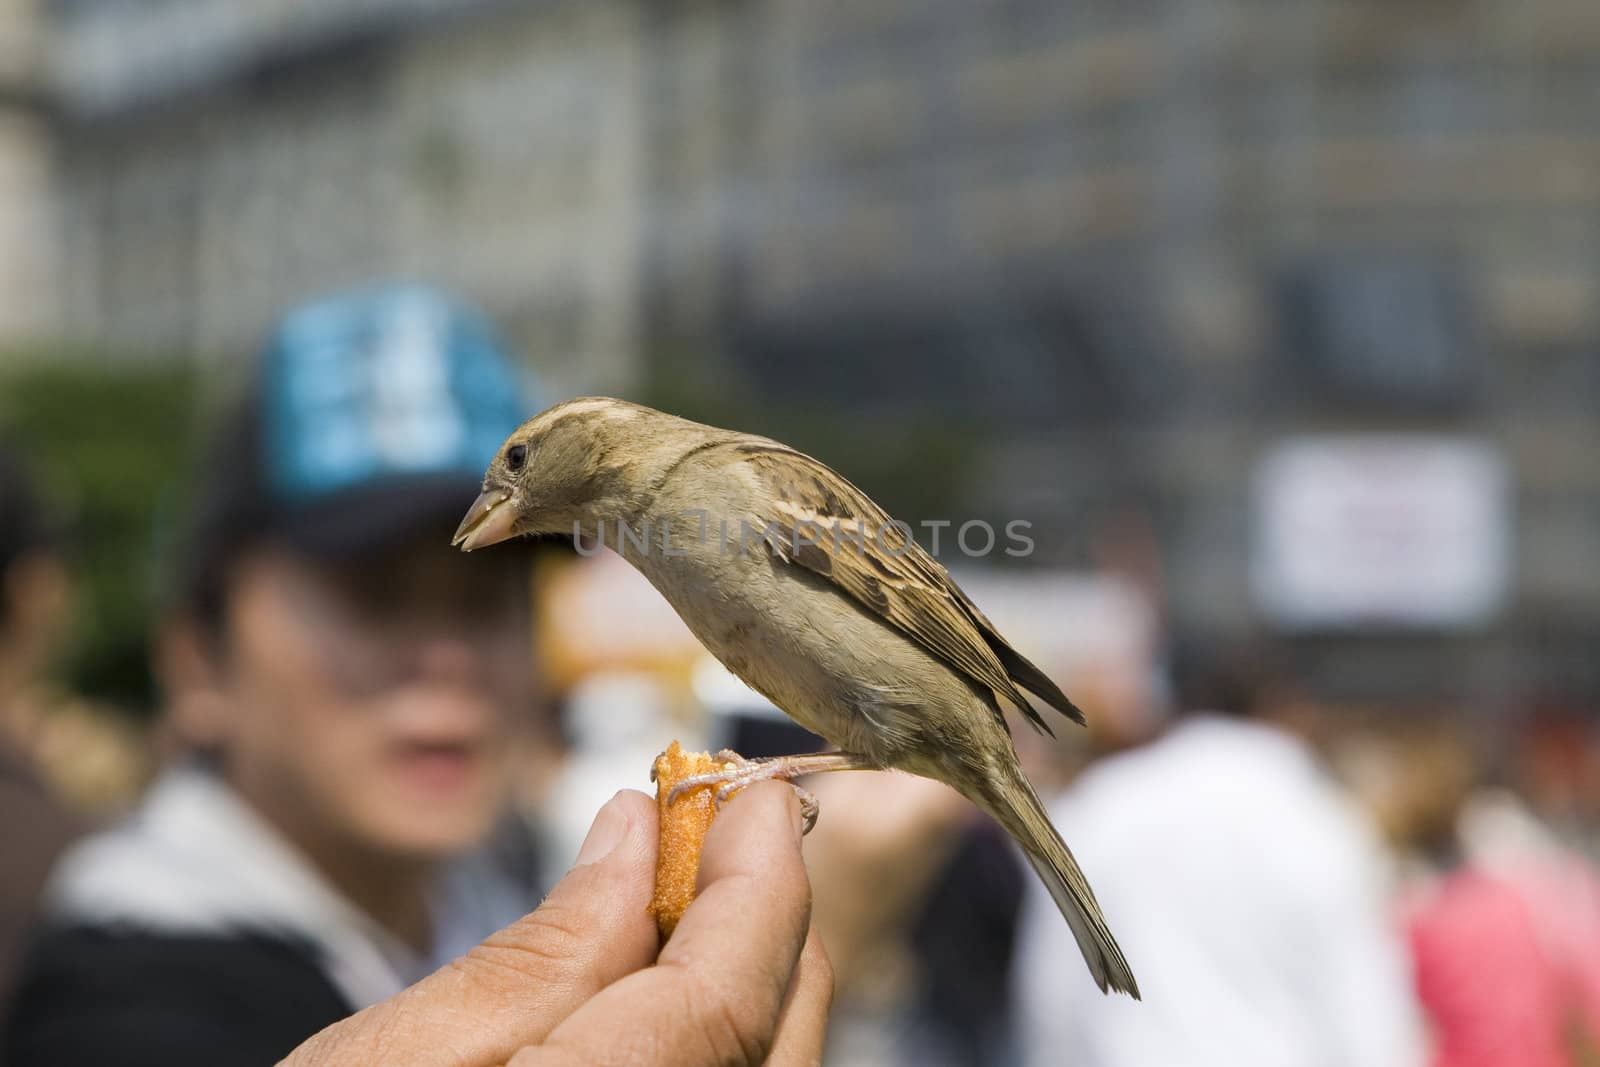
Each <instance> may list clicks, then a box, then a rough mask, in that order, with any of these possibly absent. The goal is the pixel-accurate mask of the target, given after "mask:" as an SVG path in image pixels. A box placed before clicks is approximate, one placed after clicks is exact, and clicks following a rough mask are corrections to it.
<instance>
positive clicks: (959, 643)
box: [734, 438, 1083, 733]
mask: <svg viewBox="0 0 1600 1067" xmlns="http://www.w3.org/2000/svg"><path fill="white" fill-rule="evenodd" d="M734 447H735V448H736V449H737V451H738V452H739V453H740V454H741V461H742V462H743V463H744V464H746V465H747V466H748V468H749V469H750V470H751V471H752V472H753V473H754V475H755V477H756V478H757V479H758V480H759V481H760V483H761V485H762V489H763V492H761V493H760V494H758V498H759V499H760V500H762V501H764V502H766V503H764V504H763V507H764V508H766V509H767V510H768V511H769V513H768V514H763V515H757V516H754V517H753V518H754V521H755V524H756V526H757V527H758V528H760V529H762V530H764V531H766V534H767V541H768V543H769V544H771V545H772V547H773V548H774V550H775V551H777V552H778V554H779V555H780V556H781V557H782V558H783V559H785V560H787V561H789V562H790V563H794V564H796V565H798V566H801V567H804V568H806V569H807V570H809V571H811V572H813V573H815V574H817V575H819V576H821V577H823V578H826V579H828V580H829V581H831V582H833V583H834V584H835V585H837V586H838V587H839V588H840V589H842V590H844V591H845V592H847V593H849V594H850V595H851V596H852V597H854V598H855V599H856V600H857V601H859V602H860V603H861V604H862V605H864V606H866V607H868V608H870V609H871V610H872V611H874V612H876V613H877V614H878V615H880V616H882V617H883V618H884V619H885V620H887V621H888V622H890V623H891V624H893V625H894V626H895V627H896V628H897V629H899V630H900V631H902V632H903V633H905V634H906V635H907V636H908V637H910V638H912V639H913V640H915V641H916V642H917V643H918V644H920V645H922V646H923V647H924V648H926V649H927V650H928V651H929V652H932V653H933V654H934V655H936V656H938V657H939V658H940V659H942V660H943V661H944V662H945V663H947V664H949V665H950V666H951V667H952V668H954V669H956V670H958V671H960V672H961V673H962V674H964V675H966V676H967V677H968V678H970V679H971V680H972V681H974V682H976V683H978V684H979V685H982V686H985V687H987V688H989V689H992V690H994V691H995V692H996V693H998V694H999V695H1001V696H1003V697H1004V698H1005V699H1007V700H1009V701H1011V702H1012V703H1013V704H1015V705H1016V706H1017V707H1018V708H1020V709H1021V710H1022V712H1023V714H1024V715H1026V716H1027V717H1028V719H1029V721H1030V722H1032V723H1033V724H1034V726H1035V727H1037V728H1038V729H1040V730H1043V731H1045V732H1046V733H1052V732H1053V731H1051V729H1050V726H1049V724H1048V723H1046V722H1045V720H1044V719H1043V718H1042V717H1041V716H1040V715H1039V713H1038V712H1037V711H1035V710H1034V708H1033V705H1031V704H1030V703H1029V702H1028V699H1027V697H1025V696H1023V695H1022V693H1021V692H1020V691H1019V690H1018V688H1017V687H1018V685H1021V686H1022V687H1023V688H1025V689H1028V690H1030V691H1032V692H1033V693H1035V694H1037V695H1038V696H1039V697H1040V698H1041V699H1043V700H1044V701H1046V702H1047V703H1049V704H1050V705H1051V706H1052V707H1054V708H1056V709H1057V710H1059V711H1061V712H1062V713H1063V714H1065V715H1067V716H1069V717H1070V718H1072V719H1073V720H1074V721H1076V722H1079V723H1082V722H1083V714H1082V713H1081V712H1080V711H1078V709H1077V708H1076V707H1074V706H1073V704H1072V702H1071V701H1070V700H1068V699H1067V698H1066V695H1065V694H1063V693H1062V692H1061V690H1060V689H1059V688H1058V687H1057V686H1056V685H1055V683H1054V682H1052V681H1050V679H1049V678H1047V677H1046V676H1045V674H1044V672H1043V671H1041V670H1040V669H1039V668H1038V667H1036V666H1034V665H1033V664H1032V663H1030V662H1028V660H1027V659H1026V658H1024V657H1023V655H1022V654H1021V653H1020V652H1018V651H1017V650H1016V649H1014V648H1012V647H1011V646H1010V644H1008V643H1007V642H1006V640H1005V638H1003V637H1001V636H1000V634H999V632H998V631H996V630H995V628H994V625H993V624H992V623H991V622H990V621H989V620H988V619H987V618H985V617H984V614H983V612H981V611H979V610H978V609H977V607H976V606H975V605H974V604H973V603H972V601H971V600H970V599H969V598H968V597H967V595H966V594H965V593H963V592H962V591H961V588H960V587H959V586H957V585H956V583H955V582H954V581H953V580H952V579H951V577H950V573H949V572H948V571H946V570H945V569H944V567H943V566H942V565H940V563H939V562H938V561H937V560H935V559H934V558H933V557H932V556H930V555H929V554H928V553H927V551H926V550H924V549H923V548H922V546H921V545H919V544H917V542H916V541H915V540H914V539H913V538H912V537H911V532H910V527H909V526H906V525H905V524H903V523H902V524H895V523H893V522H892V520H891V519H890V518H889V515H888V514H887V513H886V512H885V511H884V510H883V509H882V508H881V507H879V506H878V505H877V504H875V503H873V501H872V498H870V497H869V496H867V494H865V493H863V492H862V491H861V490H859V489H857V488H856V487H855V486H854V485H851V484H850V482H848V481H847V480H845V479H844V478H843V477H841V476H840V475H839V474H838V473H837V472H835V471H834V470H832V469H831V468H829V467H828V466H826V465H825V464H823V463H821V462H819V461H817V460H815V459H812V458H811V457H810V456H807V455H805V454H804V453H801V452H796V451H795V450H794V449H792V448H789V447H788V446H786V445H780V444H778V443H776V442H771V441H766V440H765V439H761V438H746V439H744V440H743V441H741V442H738V443H736V444H735V446H734ZM1002 721H1003V720H1002Z"/></svg>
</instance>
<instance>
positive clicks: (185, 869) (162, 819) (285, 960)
mask: <svg viewBox="0 0 1600 1067" xmlns="http://www.w3.org/2000/svg"><path fill="white" fill-rule="evenodd" d="M519 395H520V394H519V389H518V383H517V381H516V377H515V375H514V373H513V371H512V370H511V369H510V367H509V366H508V365H507V364H506V362H505V360H504V359H503V357H502V356H501V355H500V354H499V352H498V351H497V350H496V348H495V347H494V345H493V344H492V342H491V341H490V339H489V336H488V334H487V332H486V331H485V329H484V327H482V326H481V325H480V324H479V323H478V322H477V321H476V320H475V319H474V318H472V317H471V316H470V315H468V314H466V313H465V312H463V311H461V310H460V309H458V308H456V307H454V306H452V305H451V304H449V303H448V302H446V301H445V300H444V299H443V298H441V297H439V296H437V295H435V294H433V293H430V292H428V291H426V290H418V289H399V290H386V291H379V292H373V293H367V294H362V295H358V296H354V297H350V298H347V299H341V300H336V301H331V302H328V303H325V304H320V305H316V306H312V307H308V308H305V309H302V310H300V311H297V312H296V313H294V314H293V315H291V316H289V317H288V318H287V319H286V320H285V321H284V323H283V324H282V325H281V327H280V328H279V330H278V332H277V334H276V336H275V338H274V341H273V343H272V345H271V346H270V347H269V349H268V352H267V354H266V357H265V359H264V360H263V361H262V365H261V366H260V367H259V369H258V374H257V375H256V377H255V378H254V380H253V381H252V383H251V384H250V386H249V388H248V389H247V392H246V395H245V397H244V402H243V403H242V404H241V405H239V406H238V407H237V408H235V409H234V410H233V411H232V412H231V414H230V415H229V417H228V418H226V419H224V420H223V421H222V423H221V424H220V425H219V426H218V428H217V433H216V436H215V437H214V439H213V440H212V442H211V445H210V447H209V449H208V450H207V451H206V452H205V454H204V457H203V459H202V477H201V480H200V487H199V491H198V493H197V494H196V499H195V502H194V508H193V514H192V516H191V518H190V522H189V524H188V528H187V535H186V537H185V538H184V539H183V540H182V542H181V544H180V545H179V546H178V547H179V553H178V559H177V561H176V567H175V573H174V574H173V575H172V579H173V588H174V592H175V609H174V611H173V612H172V617H171V619H170V620H169V622H168V624H167V626H166V627H165V631H164V634H163V636H162V638H161V641H160V649H159V663H158V667H159V670H160V674H161V676H162V680H163V682H164V684H165V687H166V690H167V693H168V699H169V705H170V706H169V714H170V716H171V718H172V725H173V728H174V729H175V731H176V732H177V734H178V735H179V736H180V737H182V738H184V739H185V740H186V741H187V742H188V743H189V744H190V745H191V746H192V747H193V748H195V749H196V750H197V751H199V752H202V753H203V754H204V755H203V758H200V759H195V760H193V761H191V762H190V763H188V764H186V765H184V766H181V767H178V768H176V769H174V770H172V771H170V772H169V773H167V774H165V775H164V776H163V777H162V778H161V779H160V780H159V781H158V782H157V783H156V785H155V786H154V787H153V788H152V790H151V791H150V793H149V795H148V796H147V798H146V800H145V801H144V803H143V804H142V805H141V807H140V809H139V810H138V811H137V813H136V814H135V817H133V818H132V819H130V820H129V821H127V822H126V823H125V824H124V825H121V826H118V827H116V828H114V829H112V830H111V831H109V832H107V833H104V834H101V835H97V836H95V837H93V838H90V839H87V840H86V841H85V842H83V843H82V844H80V845H78V846H76V847H75V848H74V849H73V850H72V851H70V852H69V853H68V854H67V855H66V857H65V858H64V859H63V861H62V863H61V864H60V865H59V866H58V868H57V871H56V873H55V875H54V877H53V881H52V886H51V890H50V908H51V914H50V921H49V926H48V927H47V929H46V930H45V932H44V933H43V936H42V939H41V941H40V942H39V944H38V945H37V949H36V951H35V952H34V953H33V955H32V956H31V964H30V966H29V968H28V969H27V971H26V973H25V975H24V979H23V984H22V987H21V989H20V994H19V998H18V1002H17V1004H16V1007H15V1014H14V1020H15V1022H14V1031H13V1034H12V1038H11V1041H12V1043H11V1047H10V1050H9V1051H10V1058H9V1059H7V1061H6V1062H8V1063H12V1064H16V1065H25V1064H52V1065H71V1064H80V1063H81V1064H90V1063H93V1064H98V1065H118V1064H146V1063H148V1064H186V1063H207V1064H256V1063H260V1064H267V1063H272V1062H275V1061H276V1060H277V1059H279V1058H280V1057H282V1056H283V1055H284V1054H286V1053H287V1052H288V1051H289V1050H290V1049H292V1048H293V1047H294V1046H295V1045H296V1044H297V1043H299V1042H300V1041H302V1040H304V1039H305V1038H306V1037H307V1036H308V1035H310V1034H312V1033H313V1032H315V1031H317V1030H318V1029H320V1028H322V1027H324V1026H326V1025H328V1024H329V1023H331V1022H333V1021H335V1020H337V1019H339V1018H342V1017H343V1016H345V1015H348V1014H349V1013H351V1012H352V1011H354V1010H356V1009H359V1008H361V1007H364V1006H366V1005H368V1004H372V1003H375V1002H377V1001H380V1000H382V999H384V998H386V997H389V996H391V995H393V994H395V993H397V992H398V991H399V990H400V989H401V988H403V987H404V986H405V985H407V984H408V983H410V982H412V981H415V980H416V979H418V978H419V977H421V976H422V975H423V974H425V973H427V972H429V971H430V970H432V969H433V968H434V967H436V966H437V965H438V964H439V963H440V962H442V961H444V960H448V959H450V958H452V957H454V956H456V955H458V954H459V953H461V952H462V951H464V950H466V949H467V948H468V947H470V946H471V945H472V944H474V943H475V942H476V941H477V940H478V939H480V938H481V937H483V936H484V935H485V934H487V933H488V932H490V931H491V930H493V929H495V928H496V927H497V926H499V925H501V924H503V923H505V922H508V921H510V920H511V919H513V918H515V917H516V916H517V915H518V914H520V913H521V912H522V911H523V910H525V908H526V907H527V906H528V904H529V901H528V899H527V896H526V894H522V893H518V892H517V891H516V888H515V887H514V886H512V885H510V884H509V883H508V882H507V881H505V880H503V879H496V878H494V877H493V876H492V875H491V874H489V873H486V872H485V871H484V870H483V869H482V868H481V867H478V868H475V867H474V866H473V865H472V864H471V862H470V861H468V860H465V859H461V858H460V857H462V856H463V855H464V854H466V853H467V852H468V851H469V850H471V849H473V848H474V846H477V845H479V844H480V843H481V842H482V841H483V840H484V838H485V835H486V834H487V833H488V832H489V830H490V828H491V824H492V823H493V822H494V820H495V819H496V816H497V815H498V814H499V813H500V812H501V811H502V810H503V805H504V792H505V786H506V777H507V762H506V761H507V752H508V741H509V738H510V735H511V733H512V730H513V728H514V726H515V719H516V717H517V716H518V714H519V713H520V712H523V711H525V709H526V708H527V707H528V706H529V705H530V703H531V699H532V679H531V676H530V664H529V642H530V633H529V627H530V622H529V610H528V603H527V601H528V583H527V578H526V573H525V566H524V564H523V563H522V562H520V560H521V559H523V558H525V557H523V556H522V555H521V554H519V553H506V554H498V553H484V554H480V555H478V556H472V557H467V556H463V555H462V554H460V553H457V552H455V551H453V550H451V549H450V547H449V535H450V531H451V530H452V529H453V525H452V524H453V522H454V521H455V520H454V516H455V513H456V512H459V511H460V510H461V507H462V501H463V500H464V499H468V500H470V498H471V496H472V493H473V491H474V490H475V487H476V481H477V478H478V474H479V472H480V471H481V470H482V468H483V466H484V464H485V463H486V461H487V460H488V458H489V456H490V455H491V454H492V453H493V451H494V449H495V447H496V446H497V445H498V443H499V442H500V441H501V440H502V439H503V437H504V436H505V434H506V433H508V432H509V431H510V430H511V429H512V428H513V427H514V426H515V425H516V424H517V422H518V421H519V418H520V416H521V415H522V414H524V412H523V410H522V409H521V404H520V401H519Z"/></svg>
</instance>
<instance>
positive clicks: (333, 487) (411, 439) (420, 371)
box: [260, 286, 528, 506]
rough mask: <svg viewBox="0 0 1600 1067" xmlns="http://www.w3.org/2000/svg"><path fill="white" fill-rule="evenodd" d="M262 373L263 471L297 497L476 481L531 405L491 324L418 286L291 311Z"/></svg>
mask: <svg viewBox="0 0 1600 1067" xmlns="http://www.w3.org/2000/svg"><path fill="white" fill-rule="evenodd" d="M260 374H261V377H260V382H261V389H262V392H261V400H260V402H261V404H262V412H261V414H262V417H263V425H262V430H263V440H262V446H263V455H262V460H263V462H264V466H265V471H264V473H265V474H266V477H267V485H268V488H269V490H270V491H271V492H272V494H273V495H274V496H275V497H276V498H277V499H278V500H279V501H281V502H283V503H285V504H289V505H292V506H299V505H306V504H311V503H314V502H316V501H318V500H323V499H327V498H330V497H332V496H334V495H336V494H341V493H345V492H348V491H351V490H355V489H360V488H363V487H368V486H373V485H377V484H381V483H385V482H391V483H403V482H415V481H417V480H418V479H428V480H433V479H437V478H439V477H441V476H449V475H452V474H457V475H463V476H465V478H466V481H467V483H468V484H475V483H476V482H477V480H478V479H479V478H480V477H481V476H482V474H483V470H484V468H485V467H487V466H488V465H489V461H490V460H492V459H493V458H494V455H495V452H496V450H498V449H499V447H500V445H501V443H502V442H504V440H505V439H506V436H507V435H508V434H509V433H511V431H512V430H514V429H516V427H517V425H518V424H519V423H520V422H521V421H522V419H523V418H524V417H525V415H526V414H527V412H528V405H527V404H526V403H525V399H526V396H525V390H524V389H523V387H522V382H521V381H520V380H519V375H518V373H517V371H516V370H515V369H514V368H513V367H512V365H511V363H510V361H509V360H508V359H507V358H506V356H505V354H504V351H503V350H502V348H501V345H500V344H499V342H498V340H497V339H496V337H495V336H494V333H493V331H492V330H491V329H490V327H489V324H488V323H487V322H486V321H485V320H484V318H483V317H482V316H481V315H479V314H477V313H476V312H474V311H472V310H470V309H468V308H466V307H463V306H462V305H461V304H460V303H458V302H456V301H454V300H451V299H450V298H448V297H447V296H445V295H444V294H443V293H440V292H438V291H437V290H434V289H430V288H426V287H423V286H390V287H384V288H377V289H369V290H365V291H362V292H359V293H354V294H350V295H345V296H339V297H336V298H334V299H331V300H325V301H321V302H319V303H315V304H309V305H306V306H303V307H300V308H298V309H296V310H295V311H293V312H291V313H290V314H289V315H288V316H286V317H285V318H284V320H283V322H282V323H281V324H280V325H279V327H278V329H277V331H276V333H275V334H274V336H273V338H272V341H271V343H270V344H269V346H268V348H267V351H266V353H265V355H264V357H263V360H262V365H261V368H260Z"/></svg>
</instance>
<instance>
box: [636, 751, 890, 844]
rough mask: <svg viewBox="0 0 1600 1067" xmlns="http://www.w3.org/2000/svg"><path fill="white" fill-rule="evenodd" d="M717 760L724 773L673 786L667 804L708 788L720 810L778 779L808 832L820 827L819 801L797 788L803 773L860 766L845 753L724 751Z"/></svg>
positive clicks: (704, 776)
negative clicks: (753, 755)
mask: <svg viewBox="0 0 1600 1067" xmlns="http://www.w3.org/2000/svg"><path fill="white" fill-rule="evenodd" d="M717 759H718V760H720V761H722V762H723V763H724V764H727V765H728V766H727V767H726V769H724V770H721V771H713V772H711V773H709V774H696V775H693V776H691V777H688V778H685V779H683V780H682V781H681V782H679V783H678V784H677V785H675V786H673V787H672V791H671V792H670V793H668V794H667V803H668V804H671V803H673V802H674V801H676V800H677V799H678V798H679V797H680V796H682V795H683V794H684V793H685V792H687V791H689V790H691V789H705V788H711V787H715V791H714V792H713V793H712V794H711V797H712V800H713V801H714V802H715V803H716V805H717V807H718V808H719V809H720V808H721V807H722V805H723V804H726V803H727V802H728V800H729V798H731V797H732V796H733V794H735V793H737V792H738V791H739V790H741V789H743V788H745V787H746V786H751V785H754V784H756V783H757V782H765V781H768V780H775V781H780V782H788V783H789V786H790V788H792V789H793V790H794V792H795V795H796V796H797V797H799V798H800V814H801V815H802V816H803V817H804V819H805V828H804V832H805V833H808V834H809V833H810V832H811V828H812V827H814V826H816V825H817V813H818V810H819V809H818V807H817V798H816V797H814V796H812V795H811V793H810V792H809V791H807V790H806V789H804V788H802V787H801V786H799V785H796V784H795V782H794V779H795V778H798V777H800V776H801V775H804V774H815V773H816V772H818V771H838V770H856V769H859V768H860V767H861V764H860V762H859V761H857V760H856V759H855V757H853V756H847V755H845V754H844V753H842V752H822V753H816V754H813V755H807V756H773V757H771V758H768V759H746V758H745V757H743V756H741V755H739V754H738V753H737V752H731V751H729V750H728V749H723V750H722V751H721V752H718V753H717Z"/></svg>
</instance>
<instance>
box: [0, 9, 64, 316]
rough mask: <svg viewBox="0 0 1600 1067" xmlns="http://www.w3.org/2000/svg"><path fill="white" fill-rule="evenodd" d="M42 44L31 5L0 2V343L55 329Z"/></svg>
mask: <svg viewBox="0 0 1600 1067" xmlns="http://www.w3.org/2000/svg"><path fill="white" fill-rule="evenodd" d="M43 39H44V28H43V26H41V24H40V18H39V11H38V9H37V0H0V344H5V343H16V342H29V341H36V340H38V339H39V338H41V337H43V336H46V335H48V334H50V333H51V332H52V330H53V327H54V326H55V319H54V315H53V303H54V295H55V283H56V276H55V271H54V258H53V251H54V247H55V235H54V233H53V232H52V225H51V219H52V216H51V195H50V145H49V136H48V133H49V131H48V126H47V118H46V110H45V105H46V100H47V94H46V92H45V85H44V81H43V79H44V75H45V71H44V69H43V53H44V48H43Z"/></svg>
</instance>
